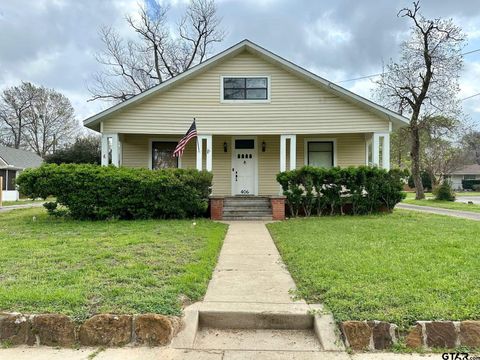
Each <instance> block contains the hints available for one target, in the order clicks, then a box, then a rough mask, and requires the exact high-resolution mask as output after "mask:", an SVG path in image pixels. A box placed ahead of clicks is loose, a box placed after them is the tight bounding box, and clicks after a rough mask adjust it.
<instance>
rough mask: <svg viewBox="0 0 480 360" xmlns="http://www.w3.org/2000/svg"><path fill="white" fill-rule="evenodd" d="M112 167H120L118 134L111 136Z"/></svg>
mask: <svg viewBox="0 0 480 360" xmlns="http://www.w3.org/2000/svg"><path fill="white" fill-rule="evenodd" d="M112 165H114V166H117V167H118V166H120V139H119V138H118V134H112Z"/></svg>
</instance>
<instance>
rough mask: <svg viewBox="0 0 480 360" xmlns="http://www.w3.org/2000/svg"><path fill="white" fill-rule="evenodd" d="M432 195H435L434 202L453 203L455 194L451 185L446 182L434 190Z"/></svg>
mask: <svg viewBox="0 0 480 360" xmlns="http://www.w3.org/2000/svg"><path fill="white" fill-rule="evenodd" d="M433 195H435V200H443V201H455V192H454V191H453V189H452V184H450V182H448V181H444V182H443V183H442V184H441V185H440V186H438V187H437V188H436V189H434V191H433Z"/></svg>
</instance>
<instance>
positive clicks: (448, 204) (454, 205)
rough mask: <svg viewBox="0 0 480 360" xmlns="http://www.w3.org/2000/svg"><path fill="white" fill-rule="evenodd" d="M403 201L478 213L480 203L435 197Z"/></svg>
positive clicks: (479, 211) (404, 201)
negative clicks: (443, 199) (437, 198)
mask: <svg viewBox="0 0 480 360" xmlns="http://www.w3.org/2000/svg"><path fill="white" fill-rule="evenodd" d="M403 203H404V204H412V205H420V206H432V207H437V208H442V209H450V210H460V211H472V212H478V213H480V205H478V204H467V203H464V202H454V201H442V200H435V199H425V200H414V199H405V200H403Z"/></svg>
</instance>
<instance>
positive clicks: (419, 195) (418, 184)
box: [410, 126, 425, 200]
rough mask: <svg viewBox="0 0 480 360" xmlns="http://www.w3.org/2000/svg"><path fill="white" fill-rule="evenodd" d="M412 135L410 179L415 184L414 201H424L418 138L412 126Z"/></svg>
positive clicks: (416, 130) (415, 128)
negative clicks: (411, 178)
mask: <svg viewBox="0 0 480 360" xmlns="http://www.w3.org/2000/svg"><path fill="white" fill-rule="evenodd" d="M411 130H412V131H411V134H412V148H411V152H410V155H411V157H412V177H413V183H414V184H415V199H416V200H422V199H425V193H424V191H423V184H422V176H421V174H420V136H419V131H418V127H417V126H413V127H412V129H411Z"/></svg>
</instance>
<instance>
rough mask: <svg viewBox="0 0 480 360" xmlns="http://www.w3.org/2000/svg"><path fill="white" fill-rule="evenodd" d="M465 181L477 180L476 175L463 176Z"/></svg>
mask: <svg viewBox="0 0 480 360" xmlns="http://www.w3.org/2000/svg"><path fill="white" fill-rule="evenodd" d="M463 180H475V175H463Z"/></svg>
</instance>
